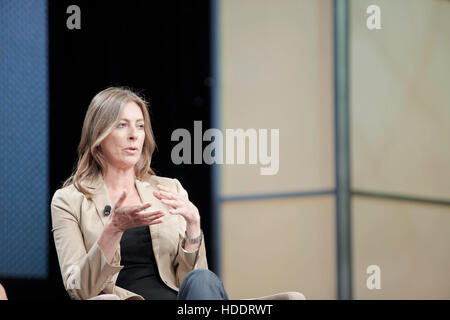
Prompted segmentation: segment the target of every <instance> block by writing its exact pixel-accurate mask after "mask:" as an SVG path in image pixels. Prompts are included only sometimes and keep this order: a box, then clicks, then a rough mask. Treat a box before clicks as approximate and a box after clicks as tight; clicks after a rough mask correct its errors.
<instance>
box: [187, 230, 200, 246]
mask: <svg viewBox="0 0 450 320" xmlns="http://www.w3.org/2000/svg"><path fill="white" fill-rule="evenodd" d="M202 236H203V230H202V229H200V235H199V236H198V237H197V238H189V237H188V235H187V232H186V231H184V237H185V238H186V240H187V242H189V243H192V244H195V243H199V242H200V241H201V240H202Z"/></svg>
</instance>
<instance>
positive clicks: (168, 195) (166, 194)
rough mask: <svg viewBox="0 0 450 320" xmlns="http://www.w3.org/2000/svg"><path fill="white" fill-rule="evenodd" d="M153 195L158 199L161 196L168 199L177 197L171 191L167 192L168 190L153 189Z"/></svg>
mask: <svg viewBox="0 0 450 320" xmlns="http://www.w3.org/2000/svg"><path fill="white" fill-rule="evenodd" d="M154 195H155V196H156V197H158V199H160V200H161V199H162V198H165V199H169V200H175V199H177V197H176V196H175V195H174V194H173V193H172V192H168V191H155V192H154Z"/></svg>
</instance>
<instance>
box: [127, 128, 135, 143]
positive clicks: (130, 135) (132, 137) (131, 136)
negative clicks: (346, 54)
mask: <svg viewBox="0 0 450 320" xmlns="http://www.w3.org/2000/svg"><path fill="white" fill-rule="evenodd" d="M136 139H137V130H136V128H133V127H130V130H129V132H128V140H131V141H134V140H136Z"/></svg>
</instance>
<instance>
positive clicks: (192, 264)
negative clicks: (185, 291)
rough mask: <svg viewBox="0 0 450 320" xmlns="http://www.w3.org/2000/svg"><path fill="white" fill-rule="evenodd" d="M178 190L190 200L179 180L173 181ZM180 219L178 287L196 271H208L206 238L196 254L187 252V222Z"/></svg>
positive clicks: (176, 266)
mask: <svg viewBox="0 0 450 320" xmlns="http://www.w3.org/2000/svg"><path fill="white" fill-rule="evenodd" d="M173 180H174V181H175V185H176V188H177V192H178V193H180V194H182V195H183V196H185V197H186V198H188V199H189V196H188V193H187V191H186V190H185V189H184V188H183V187H182V186H181V183H180V182H179V181H178V180H177V179H173ZM178 217H179V223H178V232H179V241H178V254H177V256H176V257H175V260H174V268H175V271H176V280H177V286H178V287H179V286H180V285H181V282H182V281H183V279H184V277H185V276H186V275H187V274H188V273H189V272H191V271H192V270H194V269H198V268H202V269H208V263H207V260H206V248H205V237H204V235H203V236H202V240H201V242H200V247H199V248H198V249H197V250H196V251H194V252H187V251H186V250H184V249H183V246H184V242H185V241H186V239H185V237H184V235H185V231H186V221H185V220H184V218H183V217H182V216H180V215H179V216H178Z"/></svg>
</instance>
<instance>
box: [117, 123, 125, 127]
mask: <svg viewBox="0 0 450 320" xmlns="http://www.w3.org/2000/svg"><path fill="white" fill-rule="evenodd" d="M125 125H126V124H125V122H121V123H119V124H118V125H117V128H124V127H125Z"/></svg>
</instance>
